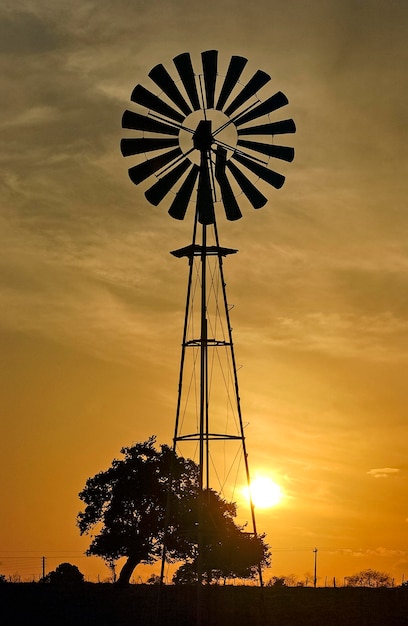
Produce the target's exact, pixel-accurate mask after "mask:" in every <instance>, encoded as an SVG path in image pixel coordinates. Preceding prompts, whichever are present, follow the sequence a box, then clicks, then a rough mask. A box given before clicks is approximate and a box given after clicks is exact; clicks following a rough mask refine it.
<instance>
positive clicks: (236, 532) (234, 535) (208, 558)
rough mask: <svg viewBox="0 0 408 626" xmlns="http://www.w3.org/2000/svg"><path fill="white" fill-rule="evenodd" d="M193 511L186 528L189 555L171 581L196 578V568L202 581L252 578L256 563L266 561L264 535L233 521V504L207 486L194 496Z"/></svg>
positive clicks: (256, 566) (259, 563)
mask: <svg viewBox="0 0 408 626" xmlns="http://www.w3.org/2000/svg"><path fill="white" fill-rule="evenodd" d="M193 513H194V515H193V517H192V521H193V524H194V525H193V527H190V528H189V529H188V530H187V533H188V535H189V536H190V537H191V538H192V539H193V541H194V551H193V558H192V559H190V561H189V562H188V563H186V564H185V565H182V566H181V567H180V568H179V570H177V572H176V573H175V575H174V577H173V582H174V583H175V584H191V582H194V580H198V570H199V568H200V569H201V575H202V578H203V580H204V581H205V582H207V583H211V582H213V581H218V580H219V579H224V581H225V580H226V579H227V578H253V577H254V576H256V575H257V574H258V572H259V567H260V566H263V565H268V564H269V547H268V546H267V545H266V544H265V542H264V536H254V535H253V533H248V532H245V531H244V528H243V527H240V526H237V525H236V524H235V521H234V518H235V516H236V505H235V504H233V503H227V502H226V501H225V500H224V499H222V498H221V497H220V496H219V494H217V493H216V492H215V491H213V490H212V489H207V490H204V492H203V493H202V494H201V498H198V499H197V509H196V511H193ZM199 546H200V547H201V555H200V554H199Z"/></svg>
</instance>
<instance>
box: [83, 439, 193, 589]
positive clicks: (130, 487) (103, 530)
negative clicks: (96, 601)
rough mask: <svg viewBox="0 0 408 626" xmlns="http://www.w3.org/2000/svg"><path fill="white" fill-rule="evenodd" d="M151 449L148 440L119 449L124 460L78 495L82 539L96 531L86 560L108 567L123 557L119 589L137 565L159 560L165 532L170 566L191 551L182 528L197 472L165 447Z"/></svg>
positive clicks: (188, 509)
mask: <svg viewBox="0 0 408 626" xmlns="http://www.w3.org/2000/svg"><path fill="white" fill-rule="evenodd" d="M154 444H155V438H154V437H150V438H149V439H148V440H147V441H145V442H143V443H137V444H135V445H134V446H132V447H129V448H122V450H121V452H122V454H123V455H124V459H121V460H118V459H114V461H113V462H112V465H111V467H110V468H109V469H108V470H106V471H104V472H100V473H99V474H96V476H94V477H92V478H88V480H87V482H86V485H85V488H84V489H83V490H82V491H81V493H80V494H79V497H80V498H81V500H83V502H84V503H85V505H86V506H85V510H84V511H83V512H80V513H79V514H78V517H77V524H78V527H79V530H80V533H81V535H82V534H89V533H90V532H91V531H92V532H95V530H96V531H97V532H96V533H95V534H93V539H92V541H91V544H90V546H89V548H88V550H87V552H86V553H87V555H96V556H101V557H102V558H103V559H104V560H105V561H106V562H107V563H112V562H114V561H116V560H117V559H119V558H120V557H126V562H125V564H124V565H123V567H122V569H121V571H120V573H119V577H118V580H117V582H118V584H119V585H123V584H127V583H129V580H130V577H131V575H132V573H133V571H134V569H135V567H136V566H137V565H138V564H139V563H153V562H154V561H155V560H156V559H157V558H159V556H160V554H161V549H162V544H163V539H164V529H165V528H167V533H166V545H167V558H168V560H182V559H184V558H185V557H186V554H188V553H189V552H190V550H191V544H190V542H189V541H188V538H187V537H186V535H185V533H183V532H181V525H182V523H183V522H185V519H186V517H188V515H189V513H190V512H191V508H192V506H193V502H194V500H195V499H196V498H197V493H198V484H199V483H198V467H197V465H196V464H195V463H194V462H193V461H191V460H188V459H184V458H182V457H178V456H177V455H176V454H175V453H174V452H173V451H172V450H171V449H170V448H169V447H168V446H165V445H162V446H161V447H160V449H159V450H157V449H155V447H154ZM170 477H171V478H170ZM167 504H169V505H170V506H169V507H167ZM167 510H168V511H169V512H170V513H169V515H168V519H166V511H167Z"/></svg>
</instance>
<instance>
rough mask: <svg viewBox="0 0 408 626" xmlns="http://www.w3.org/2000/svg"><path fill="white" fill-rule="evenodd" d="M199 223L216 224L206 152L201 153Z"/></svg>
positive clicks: (198, 197) (198, 203)
mask: <svg viewBox="0 0 408 626" xmlns="http://www.w3.org/2000/svg"><path fill="white" fill-rule="evenodd" d="M197 211H198V221H199V222H200V223H201V224H214V220H215V215H214V200H213V191H212V187H211V180H210V171H209V159H208V157H207V154H206V152H205V150H202V151H201V158H200V175H199V178H198V189H197Z"/></svg>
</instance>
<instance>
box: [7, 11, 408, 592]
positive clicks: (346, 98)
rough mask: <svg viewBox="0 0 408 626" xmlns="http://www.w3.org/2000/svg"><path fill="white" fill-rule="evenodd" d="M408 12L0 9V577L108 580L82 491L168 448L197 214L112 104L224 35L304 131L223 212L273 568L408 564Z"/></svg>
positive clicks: (334, 569)
mask: <svg viewBox="0 0 408 626" xmlns="http://www.w3.org/2000/svg"><path fill="white" fill-rule="evenodd" d="M407 29H408V5H407V4H406V3H404V2H401V1H397V0H387V1H385V0H365V1H364V0H317V1H312V2H310V1H308V2H306V0H276V1H272V0H255V1H254V2H252V3H250V2H248V1H246V2H244V1H242V0H234V2H232V0H206V1H205V2H198V1H197V0H190V1H189V2H187V1H186V0H171V1H169V0H167V1H164V0H160V1H157V0H151V1H150V2H147V1H145V0H135V1H134V2H131V1H130V0H116V1H115V2H113V0H98V1H96V0H89V1H87V0H82V1H80V0H71V2H61V1H60V0H55V1H54V2H51V1H50V0H21V1H20V2H18V3H16V2H14V1H11V0H2V2H1V3H0V53H1V56H0V63H1V73H0V90H1V93H2V109H1V111H2V112H1V119H0V124H1V137H2V140H1V143H0V159H1V170H0V171H1V173H0V184H1V204H0V224H1V227H0V237H1V245H0V265H1V272H0V281H1V282H0V336H1V343H0V345H1V353H0V355H1V356H0V359H1V374H0V388H1V405H0V406H1V438H0V446H1V448H0V449H1V454H0V466H1V471H0V476H1V481H0V493H1V501H2V515H1V517H0V573H5V574H7V575H9V574H14V573H17V572H19V573H21V575H22V576H23V577H25V576H27V577H32V576H33V575H35V576H39V575H40V574H41V562H40V559H41V556H42V555H45V556H46V557H47V566H48V567H49V569H55V567H56V565H58V563H60V562H62V561H70V562H72V563H76V564H77V565H78V566H79V568H80V569H81V571H82V572H84V573H85V574H86V575H87V576H88V577H90V578H91V579H95V578H96V576H97V574H99V575H100V577H101V578H104V577H107V576H108V575H109V571H108V569H107V568H106V567H105V566H104V564H103V562H102V561H101V560H100V559H91V560H90V559H86V558H85V557H83V556H81V555H82V554H83V552H84V551H85V549H86V547H87V545H88V540H87V539H86V538H81V537H80V536H79V532H78V529H77V528H76V526H75V518H76V514H77V512H78V511H79V510H80V508H81V502H80V500H79V499H78V492H79V491H80V490H81V489H82V488H83V486H84V484H85V481H86V479H87V478H88V477H89V476H92V475H94V474H95V473H97V472H98V471H101V470H103V469H106V468H107V467H108V466H109V465H110V463H111V461H112V459H113V458H114V457H118V456H119V454H120V448H121V447H122V446H128V445H131V444H132V443H134V442H137V441H143V440H145V439H147V437H149V436H150V435H152V434H155V435H157V440H158V442H159V443H170V442H171V438H172V435H173V428H174V416H175V407H176V399H177V380H178V369H179V357H180V342H181V333H182V323H183V312H184V299H185V288H186V279H187V265H186V263H185V261H184V263H183V262H182V261H180V260H178V259H175V258H174V257H172V256H171V255H170V254H169V251H170V250H174V249H176V248H179V247H182V246H185V245H187V244H188V243H190V237H191V225H192V224H191V211H190V215H189V217H190V219H186V220H185V221H184V222H182V223H180V222H178V221H175V220H172V219H171V218H170V217H169V216H168V215H167V212H166V211H165V210H164V209H163V208H162V207H161V206H160V205H159V206H158V207H153V206H151V205H150V204H148V203H147V201H146V200H145V198H144V194H143V191H144V189H145V187H144V188H139V187H135V186H134V185H133V184H132V183H131V182H130V180H129V178H128V174H127V168H128V164H127V163H126V161H125V160H124V159H123V157H122V156H121V154H120V150H119V142H120V139H121V137H123V136H124V132H123V130H122V129H121V117H122V113H123V111H124V109H126V108H128V107H129V108H132V105H131V104H130V102H129V98H130V94H131V92H132V90H133V87H134V86H135V85H136V84H137V83H139V82H140V83H142V84H143V85H144V86H146V87H148V88H150V89H152V90H153V84H152V83H151V81H150V80H149V79H148V77H147V75H148V72H149V71H150V69H151V68H152V67H153V66H155V65H156V64H158V63H163V64H164V65H165V66H166V67H168V68H171V67H172V59H173V57H175V56H176V55H178V54H180V53H182V52H186V51H188V52H190V53H191V55H192V58H193V61H194V64H195V66H199V59H200V53H201V52H202V51H204V50H210V49H216V50H218V51H219V56H220V61H222V63H224V64H225V65H226V64H227V63H228V61H229V59H230V58H231V56H232V55H241V56H244V57H246V58H248V60H249V62H248V73H249V74H248V75H247V76H248V77H249V75H250V74H251V71H252V73H253V72H254V71H256V70H257V69H262V70H264V71H266V72H268V73H269V74H270V75H271V76H272V81H271V83H270V84H271V87H268V88H265V95H266V96H269V95H271V94H272V93H274V92H275V91H278V90H281V91H283V92H284V93H285V94H286V95H287V97H288V99H289V103H290V104H289V105H288V107H286V109H285V116H287V117H293V118H294V120H295V121H296V125H297V133H296V135H293V136H290V139H289V140H288V141H286V142H285V143H286V144H287V145H293V146H294V147H295V150H296V156H295V160H294V162H293V163H292V164H290V165H288V164H282V167H281V168H280V171H282V173H284V174H285V175H286V176H287V180H286V183H285V185H284V187H283V188H282V189H281V190H279V191H277V190H274V189H272V188H269V189H268V198H269V202H268V204H267V205H266V206H265V207H264V208H263V209H261V210H259V211H253V210H248V211H245V212H244V217H243V219H242V220H239V221H238V222H234V223H227V222H226V220H225V219H224V217H223V216H222V215H221V218H220V221H219V230H220V236H221V241H222V244H223V245H225V246H229V247H232V248H237V249H239V253H238V254H237V255H235V256H231V257H229V258H228V259H227V260H226V262H225V266H224V269H225V273H226V278H227V284H228V287H227V288H228V295H229V300H230V301H231V302H232V303H233V304H234V309H233V310H232V312H231V316H232V326H233V329H234V341H235V350H236V355H237V360H238V363H239V364H240V365H242V368H241V369H240V371H239V383H240V395H241V401H242V410H243V414H244V421H245V423H248V426H247V427H246V436H247V446H248V451H249V461H250V468H251V471H252V472H253V473H254V474H256V473H259V474H262V475H268V476H269V477H270V478H272V479H273V480H275V481H276V482H277V483H278V484H279V485H280V486H281V488H282V491H283V493H284V498H283V500H282V501H281V503H280V504H279V505H277V506H275V507H274V508H270V509H263V510H259V512H258V515H257V520H258V527H259V529H260V530H262V531H266V533H267V541H268V543H269V544H270V545H271V546H272V549H273V568H272V570H271V571H270V572H269V573H268V575H267V576H266V578H268V577H270V576H271V575H282V574H291V573H295V574H297V575H298V576H299V578H304V577H305V573H306V572H311V571H312V570H313V552H312V550H313V549H314V548H318V550H319V576H320V582H321V583H322V581H324V579H325V577H326V576H327V577H328V579H330V580H331V579H332V578H333V576H336V577H338V578H339V579H341V578H342V577H343V576H346V575H350V574H353V573H354V572H356V571H359V570H360V569H363V568H366V567H372V568H375V569H380V570H383V571H387V572H389V573H391V574H392V576H394V577H395V580H396V582H397V583H398V584H399V583H400V582H401V579H402V576H403V575H404V576H405V578H407V577H408V540H407V532H408V498H407V488H408V463H407V451H408V405H407V389H408V388H407V382H406V379H407V373H406V372H407V361H408V211H407V209H406V197H407V191H408V170H407V157H408V154H407V145H408V132H407V129H408V109H407V105H406V98H407V95H408V81H407V67H408V44H407ZM156 93H157V90H156ZM135 574H136V576H137V575H139V572H138V571H136V572H135Z"/></svg>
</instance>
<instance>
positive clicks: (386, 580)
mask: <svg viewBox="0 0 408 626" xmlns="http://www.w3.org/2000/svg"><path fill="white" fill-rule="evenodd" d="M345 583H346V586H347V587H392V584H393V581H392V578H391V576H390V575H389V574H387V573H386V572H379V571H378V570H375V569H365V570H362V571H361V572H357V573H356V574H353V575H352V576H346V579H345Z"/></svg>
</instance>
